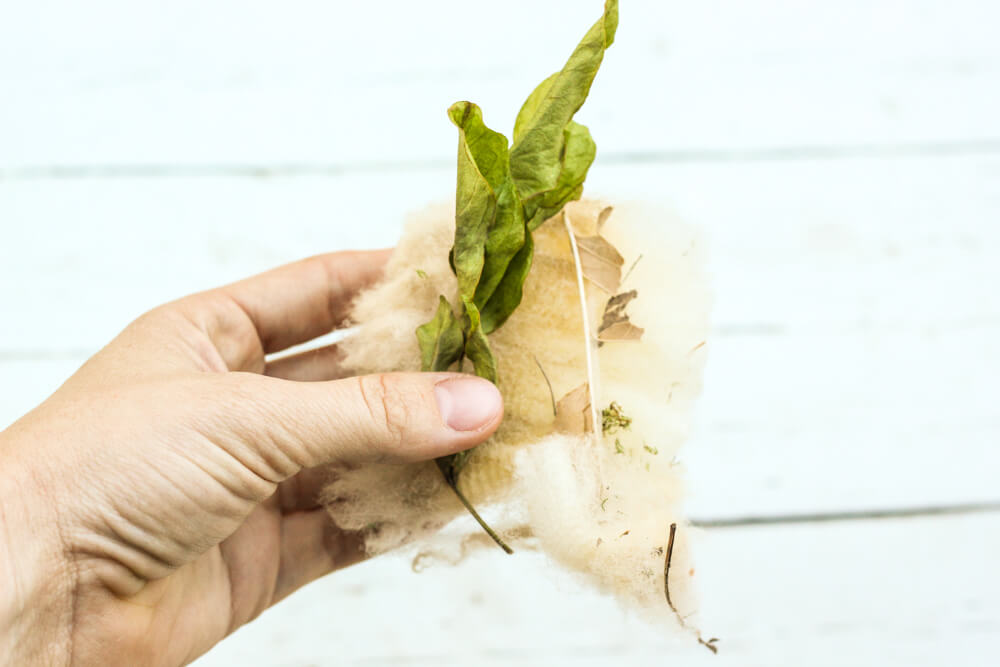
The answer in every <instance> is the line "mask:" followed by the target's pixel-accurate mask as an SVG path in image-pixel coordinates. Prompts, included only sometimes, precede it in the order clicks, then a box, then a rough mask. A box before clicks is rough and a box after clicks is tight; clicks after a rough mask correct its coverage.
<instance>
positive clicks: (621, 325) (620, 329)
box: [597, 322, 646, 342]
mask: <svg viewBox="0 0 1000 667" xmlns="http://www.w3.org/2000/svg"><path fill="white" fill-rule="evenodd" d="M645 331H646V330H645V329H643V328H642V327H637V326H635V325H634V324H632V323H631V322H615V323H614V324H612V325H610V326H608V327H606V328H604V329H601V330H600V331H599V332H598V333H597V340H599V341H601V342H607V341H610V340H639V339H640V338H642V334H643V333H645Z"/></svg>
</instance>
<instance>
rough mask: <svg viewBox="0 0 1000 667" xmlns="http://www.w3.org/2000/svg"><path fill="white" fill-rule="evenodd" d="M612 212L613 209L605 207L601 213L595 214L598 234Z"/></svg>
mask: <svg viewBox="0 0 1000 667" xmlns="http://www.w3.org/2000/svg"><path fill="white" fill-rule="evenodd" d="M612 211H614V208H613V207H611V206H605V207H604V208H602V209H601V212H600V213H598V214H597V231H598V233H600V231H601V228H602V227H604V223H606V222H607V221H608V218H610V217H611V212H612Z"/></svg>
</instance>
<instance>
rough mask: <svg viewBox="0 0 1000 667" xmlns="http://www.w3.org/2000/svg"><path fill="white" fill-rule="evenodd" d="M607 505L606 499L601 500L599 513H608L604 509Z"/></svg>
mask: <svg viewBox="0 0 1000 667" xmlns="http://www.w3.org/2000/svg"><path fill="white" fill-rule="evenodd" d="M607 504H608V499H607V498H601V511H602V512H607V511H608V510H607V508H605V507H604V506H605V505H607Z"/></svg>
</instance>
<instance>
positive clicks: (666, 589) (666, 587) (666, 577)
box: [663, 523, 719, 653]
mask: <svg viewBox="0 0 1000 667" xmlns="http://www.w3.org/2000/svg"><path fill="white" fill-rule="evenodd" d="M676 533H677V524H676V523H672V524H670V534H669V535H667V556H666V558H664V559H663V593H664V595H665V596H666V598H667V605H669V606H670V611H672V612H674V616H676V617H677V622H678V623H679V624H680V626H681V627H682V628H684V629H685V630H688V631H690V632H693V633H694V635H695V637H696V638H697V639H698V643H699V644H701V645H702V646H704V647H705V648H707V649H708V650H709V651H711V652H712V653H718V652H719V647H718V646H716V645H715V644H716V642H718V641H719V638H718V637H712V638H711V639H709V640H708V641H706V640H704V639H703V638H702V636H701V631H700V630H698V629H697V628H692V627H691V626H689V625H688V624H687V622H686V621H685V620H684V617H683V616H681V613H680V612H679V611H677V607H675V606H674V603H673V601H671V599H670V561H671V560H672V559H673V557H674V535H675V534H676Z"/></svg>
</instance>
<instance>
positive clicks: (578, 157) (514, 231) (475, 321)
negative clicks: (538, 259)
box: [417, 0, 618, 552]
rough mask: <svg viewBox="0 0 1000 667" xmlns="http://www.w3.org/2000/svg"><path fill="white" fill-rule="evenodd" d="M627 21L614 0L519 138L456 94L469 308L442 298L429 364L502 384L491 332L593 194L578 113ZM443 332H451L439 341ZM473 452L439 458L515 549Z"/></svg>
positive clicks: (457, 265) (529, 106)
mask: <svg viewBox="0 0 1000 667" xmlns="http://www.w3.org/2000/svg"><path fill="white" fill-rule="evenodd" d="M617 29H618V2H617V0H607V2H606V3H605V5H604V13H603V14H602V16H601V18H600V19H599V20H598V21H597V23H595V24H594V25H593V26H592V27H591V29H590V30H589V31H588V32H587V34H586V35H585V36H584V38H583V40H581V42H580V43H579V44H578V45H577V47H576V49H575V50H574V51H573V53H572V54H571V55H570V58H569V60H568V61H567V63H566V65H565V66H564V67H563V69H562V70H560V71H558V72H556V73H555V74H553V75H552V76H550V77H548V78H547V79H545V80H544V81H543V82H542V83H541V84H539V85H538V87H536V88H535V90H533V91H532V93H531V94H530V95H529V96H528V99H527V100H525V102H524V104H523V105H522V106H521V110H520V111H519V112H518V114H517V119H516V121H515V123H514V136H513V141H512V142H510V143H508V141H507V137H505V136H504V135H502V134H500V133H499V132H496V131H494V130H492V129H490V128H489V127H487V126H486V123H485V122H484V121H483V114H482V111H481V110H480V108H479V107H478V106H477V105H475V104H473V103H472V102H466V101H463V102H456V103H455V104H453V105H452V106H451V107H450V108H449V109H448V117H449V118H450V119H451V122H452V123H454V124H455V126H456V127H457V128H458V181H457V187H456V195H455V242H454V245H453V246H452V248H451V252H450V253H449V255H448V257H449V263H450V265H451V268H452V271H453V272H454V273H455V277H456V280H457V283H458V295H459V300H460V310H461V312H462V315H461V319H460V320H459V319H455V318H454V315H453V314H452V312H451V308H450V306H449V305H448V303H447V300H446V299H445V297H444V296H442V297H441V303H442V307H443V308H445V309H446V310H447V311H448V313H447V316H448V317H451V318H452V319H451V320H449V321H448V322H447V323H446V322H444V321H443V320H442V318H444V317H445V314H444V312H443V311H442V310H440V309H439V311H438V313H437V314H436V315H435V318H434V319H433V320H431V321H430V322H428V323H426V324H424V325H422V326H421V327H419V328H418V329H417V339H418V342H419V345H420V349H421V354H422V358H423V361H424V363H423V364H422V365H421V369H422V370H425V371H446V370H448V369H449V368H450V367H451V366H452V364H454V363H456V362H457V363H459V369H461V362H462V360H463V358H468V359H469V360H470V361H471V362H472V364H473V368H474V370H475V373H476V375H478V376H479V377H482V378H485V379H487V380H489V381H490V382H493V383H494V384H496V382H497V368H496V359H495V358H494V356H493V351H492V349H491V347H490V343H489V339H488V338H487V335H488V334H490V333H492V332H493V331H495V330H496V329H498V328H499V327H500V326H501V325H502V324H503V323H504V322H506V321H507V318H508V317H510V315H511V313H513V312H514V310H515V309H516V308H517V307H518V305H519V304H520V303H521V299H522V297H523V287H524V281H525V279H526V278H527V275H528V271H529V270H530V269H531V260H532V256H533V254H534V243H533V241H532V238H531V232H532V231H534V230H535V229H536V228H537V227H538V226H539V225H541V224H542V223H543V222H544V221H545V220H547V219H548V218H550V217H552V216H554V215H555V214H557V213H558V212H559V211H560V210H562V208H563V207H564V206H565V205H566V204H567V203H568V202H570V201H574V200H577V199H579V198H580V196H581V195H582V193H583V181H584V179H585V178H586V176H587V171H588V170H589V169H590V165H591V163H593V161H594V156H595V155H596V152H597V147H596V146H595V144H594V140H593V139H592V138H591V136H590V131H589V130H588V129H587V128H586V127H584V126H583V125H580V124H579V123H576V122H574V121H573V116H574V115H575V114H576V112H577V111H578V110H579V109H580V107H581V106H582V105H583V102H584V100H586V99H587V95H588V93H589V92H590V86H591V84H592V83H593V80H594V77H595V76H596V74H597V70H598V68H599V67H600V66H601V61H602V60H603V59H604V51H605V49H607V48H608V47H609V46H611V44H612V43H613V42H614V38H615V31H616V30H617ZM419 271H420V270H419V269H418V275H420V273H419ZM446 325H447V326H446ZM456 332H457V333H459V334H461V336H462V340H463V341H464V348H458V349H457V350H456V349H455V346H454V345H453V344H452V343H453V338H454V334H455V333H456ZM435 335H438V336H444V335H447V336H448V337H449V339H448V340H447V341H438V340H436V339H435ZM442 352H447V353H448V354H444V353H442ZM468 456H469V453H468V452H462V453H459V454H453V455H451V456H445V457H442V458H440V459H438V460H437V464H438V467H439V468H440V469H441V472H442V473H443V474H444V477H445V480H447V482H448V484H449V486H451V487H452V489H454V491H455V493H456V495H458V497H459V499H460V500H461V501H462V503H463V504H464V505H465V506H466V507H467V508H468V509H469V511H470V512H471V513H472V515H473V516H474V517H475V518H476V520H477V521H479V523H480V524H481V525H482V526H483V528H484V529H485V530H486V531H487V533H489V534H490V536H491V537H493V538H494V539H495V540H496V541H497V544H499V545H500V546H502V547H503V548H504V550H505V551H508V552H510V549H509V548H508V547H507V545H505V544H504V543H503V542H502V541H501V540H500V539H499V538H498V537H496V535H495V533H493V531H492V530H491V529H490V528H489V527H488V526H487V525H486V524H485V523H484V522H483V520H482V519H481V518H480V516H479V515H478V514H477V513H476V512H475V510H473V509H472V506H471V505H470V504H469V501H468V500H467V499H466V498H465V497H464V496H463V495H462V494H461V492H460V491H459V490H458V474H459V472H460V471H461V469H462V467H463V466H464V465H465V462H466V460H467V459H468Z"/></svg>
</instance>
